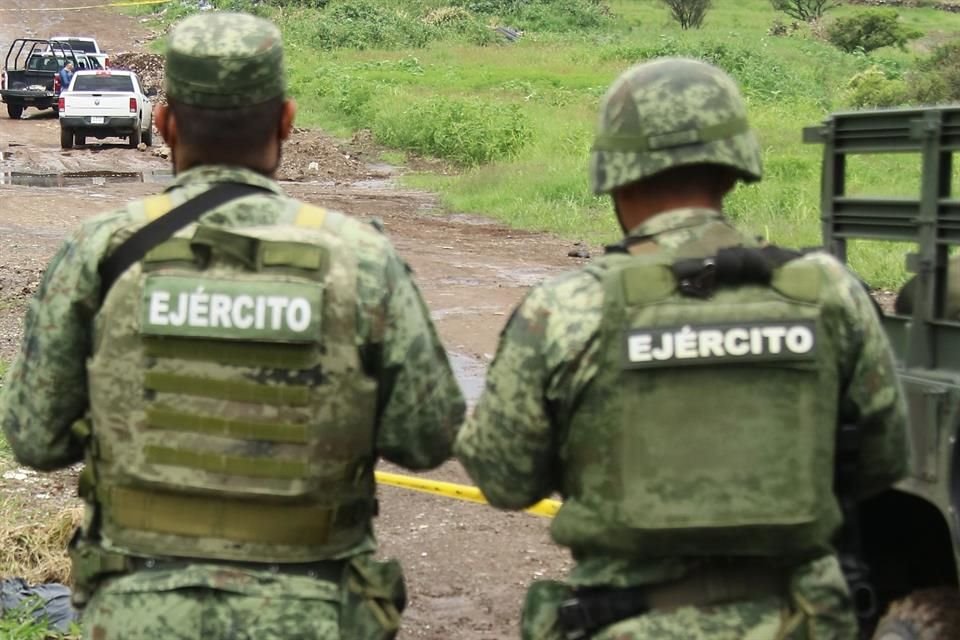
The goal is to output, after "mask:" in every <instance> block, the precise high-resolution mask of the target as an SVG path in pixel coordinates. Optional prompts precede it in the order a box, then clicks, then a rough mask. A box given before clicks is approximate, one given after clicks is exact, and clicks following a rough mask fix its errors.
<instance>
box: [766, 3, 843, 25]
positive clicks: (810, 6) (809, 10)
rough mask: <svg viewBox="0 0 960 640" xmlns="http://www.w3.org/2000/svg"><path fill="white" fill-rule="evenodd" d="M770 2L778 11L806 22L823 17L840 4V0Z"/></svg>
mask: <svg viewBox="0 0 960 640" xmlns="http://www.w3.org/2000/svg"><path fill="white" fill-rule="evenodd" d="M770 4H772V5H773V8H774V9H776V10H777V11H782V12H783V13H785V14H787V15H788V16H790V17H791V18H793V19H794V20H803V21H804V22H809V21H810V20H816V19H817V18H822V17H823V14H824V13H826V12H827V11H829V10H830V9H833V8H835V7H838V6H840V2H839V1H838V0H770Z"/></svg>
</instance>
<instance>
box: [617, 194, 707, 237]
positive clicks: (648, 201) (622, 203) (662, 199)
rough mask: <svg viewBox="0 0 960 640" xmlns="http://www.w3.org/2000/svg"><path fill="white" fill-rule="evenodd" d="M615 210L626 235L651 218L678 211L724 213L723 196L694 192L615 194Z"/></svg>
mask: <svg viewBox="0 0 960 640" xmlns="http://www.w3.org/2000/svg"><path fill="white" fill-rule="evenodd" d="M613 201H614V208H615V210H616V212H617V218H618V219H619V221H620V227H621V229H622V230H623V233H624V234H626V233H627V232H628V231H629V230H630V229H634V228H636V227H638V226H640V225H641V224H643V223H644V222H646V221H647V220H649V219H650V218H652V217H654V216H656V215H659V214H661V213H664V212H666V211H674V210H676V209H713V210H714V211H723V196H722V195H717V194H711V193H704V192H696V191H692V192H689V193H676V192H669V193H668V192H660V193H647V194H642V195H641V194H638V193H631V194H630V195H629V196H622V195H620V194H614V197H613Z"/></svg>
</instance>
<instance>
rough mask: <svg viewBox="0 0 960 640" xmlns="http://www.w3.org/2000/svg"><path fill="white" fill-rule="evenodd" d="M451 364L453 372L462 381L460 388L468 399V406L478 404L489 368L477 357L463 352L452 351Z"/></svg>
mask: <svg viewBox="0 0 960 640" xmlns="http://www.w3.org/2000/svg"><path fill="white" fill-rule="evenodd" d="M449 357H450V366H451V367H453V374H454V375H455V376H456V377H457V382H459V383H460V389H461V390H462V391H463V397H464V398H466V400H467V405H468V406H471V407H472V406H473V405H475V404H477V400H478V399H479V398H480V394H481V392H483V385H484V381H485V380H486V375H487V370H486V366H485V365H484V363H482V362H480V361H479V360H477V359H475V358H471V357H470V356H467V355H464V354H462V353H451V354H449Z"/></svg>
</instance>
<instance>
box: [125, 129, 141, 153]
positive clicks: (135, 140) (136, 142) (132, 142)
mask: <svg viewBox="0 0 960 640" xmlns="http://www.w3.org/2000/svg"><path fill="white" fill-rule="evenodd" d="M127 146H129V147H130V148H131V149H136V148H137V147H139V146H140V127H139V126H138V127H137V128H136V129H134V130H133V131H131V132H130V139H129V140H128V141H127Z"/></svg>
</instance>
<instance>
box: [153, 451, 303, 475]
mask: <svg viewBox="0 0 960 640" xmlns="http://www.w3.org/2000/svg"><path fill="white" fill-rule="evenodd" d="M143 455H144V460H146V462H147V463H148V464H165V465H169V466H173V467H182V468H185V469H196V470H198V471H207V472H209V473H219V474H224V475H232V476H246V477H248V478H278V479H282V480H297V479H305V478H308V477H310V473H309V471H310V468H309V466H308V465H307V463H306V462H305V461H303V460H290V459H279V458H263V457H261V458H250V457H245V456H230V455H224V454H222V453H208V452H204V451H189V450H186V449H175V448H172V447H161V446H156V445H148V446H147V447H144V450H143Z"/></svg>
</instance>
